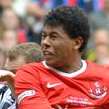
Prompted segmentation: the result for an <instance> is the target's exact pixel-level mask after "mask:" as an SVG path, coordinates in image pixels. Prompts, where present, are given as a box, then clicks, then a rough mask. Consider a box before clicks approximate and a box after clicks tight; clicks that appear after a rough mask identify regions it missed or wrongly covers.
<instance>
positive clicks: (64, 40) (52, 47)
mask: <svg viewBox="0 0 109 109" xmlns="http://www.w3.org/2000/svg"><path fill="white" fill-rule="evenodd" d="M73 43H74V40H73V39H70V38H69V36H68V35H67V33H65V31H64V30H63V28H62V27H51V26H45V27H44V28H43V31H42V41H41V47H42V51H43V55H44V59H45V60H46V62H47V64H48V65H50V66H53V67H62V66H65V65H67V64H70V63H71V61H72V59H73V58H74V57H73V56H74V55H73V54H74V53H75V49H74V46H73Z"/></svg>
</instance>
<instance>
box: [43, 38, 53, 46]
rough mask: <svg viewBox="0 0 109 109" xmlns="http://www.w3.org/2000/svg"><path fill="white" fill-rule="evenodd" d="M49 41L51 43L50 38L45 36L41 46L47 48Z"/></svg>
mask: <svg viewBox="0 0 109 109" xmlns="http://www.w3.org/2000/svg"><path fill="white" fill-rule="evenodd" d="M50 43H51V42H50V38H49V37H46V38H44V39H42V41H41V46H42V47H46V48H48V47H50Z"/></svg>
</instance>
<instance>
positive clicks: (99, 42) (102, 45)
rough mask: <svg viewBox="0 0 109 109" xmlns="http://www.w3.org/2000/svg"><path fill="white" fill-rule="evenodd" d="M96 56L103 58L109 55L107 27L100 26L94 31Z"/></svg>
mask: <svg viewBox="0 0 109 109" xmlns="http://www.w3.org/2000/svg"><path fill="white" fill-rule="evenodd" d="M93 37H94V44H95V52H96V58H97V59H98V60H99V59H100V60H103V58H105V57H107V56H108V57H109V32H108V30H107V29H103V28H100V29H98V30H96V31H95V32H94V33H93Z"/></svg>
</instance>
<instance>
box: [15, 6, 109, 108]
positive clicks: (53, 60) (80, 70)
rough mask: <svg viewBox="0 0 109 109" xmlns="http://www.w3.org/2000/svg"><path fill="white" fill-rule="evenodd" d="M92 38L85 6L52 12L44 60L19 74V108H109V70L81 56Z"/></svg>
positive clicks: (46, 27)
mask: <svg viewBox="0 0 109 109" xmlns="http://www.w3.org/2000/svg"><path fill="white" fill-rule="evenodd" d="M88 39H89V25H88V19H87V16H86V15H85V14H84V12H83V11H82V10H81V9H79V8H78V7H67V6H61V7H58V8H56V9H54V10H52V11H51V12H49V13H48V15H47V16H46V18H45V22H44V28H43V30H42V41H41V47H42V51H43V55H44V61H42V62H41V63H32V64H29V65H25V66H23V67H22V68H20V69H19V70H18V72H17V74H16V78H15V89H16V94H17V99H18V109H94V108H96V109H101V108H103V109H104V108H105V109H108V108H109V106H108V100H109V95H108V93H109V91H108V88H109V84H108V82H109V79H108V76H109V73H108V70H107V69H105V68H103V67H101V66H98V65H96V64H93V63H91V62H86V61H85V60H82V59H81V54H82V52H83V50H84V49H85V46H86V44H87V41H88ZM106 106H107V107H106Z"/></svg>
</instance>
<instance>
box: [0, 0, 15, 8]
mask: <svg viewBox="0 0 109 109" xmlns="http://www.w3.org/2000/svg"><path fill="white" fill-rule="evenodd" d="M12 2H13V0H0V5H1V6H2V7H3V8H11V6H12Z"/></svg>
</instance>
